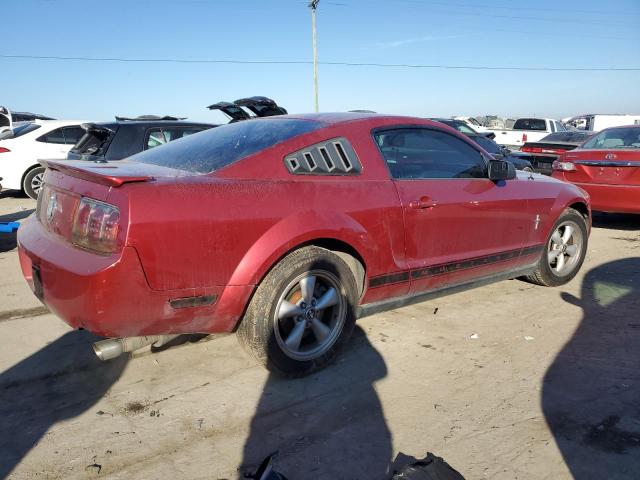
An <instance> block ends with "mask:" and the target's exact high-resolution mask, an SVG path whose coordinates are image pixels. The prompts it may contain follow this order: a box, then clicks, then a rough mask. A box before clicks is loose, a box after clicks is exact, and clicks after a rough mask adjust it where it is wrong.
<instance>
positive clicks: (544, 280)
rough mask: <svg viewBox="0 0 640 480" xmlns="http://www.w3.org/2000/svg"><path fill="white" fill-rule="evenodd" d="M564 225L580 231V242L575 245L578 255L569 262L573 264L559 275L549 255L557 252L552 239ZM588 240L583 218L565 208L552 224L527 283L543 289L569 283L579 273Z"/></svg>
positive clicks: (527, 277)
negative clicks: (575, 227)
mask: <svg viewBox="0 0 640 480" xmlns="http://www.w3.org/2000/svg"><path fill="white" fill-rule="evenodd" d="M566 224H568V225H571V226H577V227H578V229H579V230H580V235H581V241H580V245H576V253H577V255H578V257H577V259H575V260H571V261H572V262H573V263H571V264H570V267H571V268H568V269H567V270H566V271H563V272H562V273H561V274H559V273H558V272H557V271H556V270H555V269H554V268H553V267H552V266H551V264H550V261H549V254H551V253H552V251H557V250H555V249H554V242H553V238H552V237H553V236H554V233H555V232H556V231H558V229H559V228H560V229H562V228H563V227H562V226H563V225H566ZM588 240H589V236H588V231H587V221H586V220H585V218H584V216H582V214H581V213H580V212H578V211H576V210H574V209H573V208H567V209H566V210H565V211H564V212H563V213H562V215H560V217H558V220H556V222H555V223H554V224H553V227H552V228H551V231H550V232H549V235H548V236H547V241H546V243H545V247H544V250H543V251H542V255H541V256H540V260H539V261H538V265H537V267H536V270H535V271H534V272H533V273H532V274H531V275H527V276H526V277H525V279H526V280H528V281H529V282H532V283H535V284H537V285H542V286H545V287H557V286H560V285H564V284H565V283H567V282H569V281H571V280H572V279H573V277H575V276H576V275H577V274H578V272H579V271H580V267H582V263H583V262H584V258H585V255H586V253H587V243H588ZM560 254H561V255H563V256H565V255H566V256H567V257H568V256H569V254H565V253H564V251H562V253H560ZM565 258H566V257H565ZM556 262H557V260H556ZM563 263H564V262H563ZM556 265H557V263H556ZM567 265H569V264H567Z"/></svg>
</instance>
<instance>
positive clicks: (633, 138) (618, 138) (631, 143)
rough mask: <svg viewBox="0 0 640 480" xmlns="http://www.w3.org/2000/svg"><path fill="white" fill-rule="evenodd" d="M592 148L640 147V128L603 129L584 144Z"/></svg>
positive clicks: (584, 146)
mask: <svg viewBox="0 0 640 480" xmlns="http://www.w3.org/2000/svg"><path fill="white" fill-rule="evenodd" d="M581 148H588V149H592V150H600V149H606V150H608V149H613V148H640V128H638V127H622V128H611V129H609V130H603V131H602V132H600V133H599V134H598V135H596V136H595V137H593V138H592V139H591V140H589V141H587V142H586V143H584V144H583V145H582V147H581Z"/></svg>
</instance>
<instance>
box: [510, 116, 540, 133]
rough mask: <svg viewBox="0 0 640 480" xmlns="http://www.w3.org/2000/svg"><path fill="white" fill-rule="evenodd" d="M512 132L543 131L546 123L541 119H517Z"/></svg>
mask: <svg viewBox="0 0 640 480" xmlns="http://www.w3.org/2000/svg"><path fill="white" fill-rule="evenodd" d="M513 129H514V130H538V131H545V130H546V129H547V122H545V121H544V119H542V118H519V119H518V120H516V123H514V125H513Z"/></svg>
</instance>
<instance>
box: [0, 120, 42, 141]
mask: <svg viewBox="0 0 640 480" xmlns="http://www.w3.org/2000/svg"><path fill="white" fill-rule="evenodd" d="M38 128H40V125H38V124H37V123H25V124H24V125H19V126H17V127H13V128H10V129H9V130H5V131H4V132H2V133H0V140H6V139H7V138H18V137H20V136H22V135H24V134H26V133H29V132H33V131H34V130H37V129H38Z"/></svg>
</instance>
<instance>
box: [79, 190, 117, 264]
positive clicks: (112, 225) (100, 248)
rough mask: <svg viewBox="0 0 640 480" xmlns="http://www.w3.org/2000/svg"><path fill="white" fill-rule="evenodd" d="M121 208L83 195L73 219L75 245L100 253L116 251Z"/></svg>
mask: <svg viewBox="0 0 640 480" xmlns="http://www.w3.org/2000/svg"><path fill="white" fill-rule="evenodd" d="M119 225H120V210H118V208H117V207H114V206H113V205H109V204H108V203H103V202H98V201H97V200H93V199H91V198H87V197H83V198H82V200H80V204H79V205H78V209H77V210H76V214H75V217H74V219H73V230H72V234H71V241H72V242H73V244H74V245H77V246H78V247H81V248H86V249H87V250H92V251H94V252H99V253H111V252H114V251H115V250H116V249H117V247H118V245H117V240H118V227H119Z"/></svg>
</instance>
